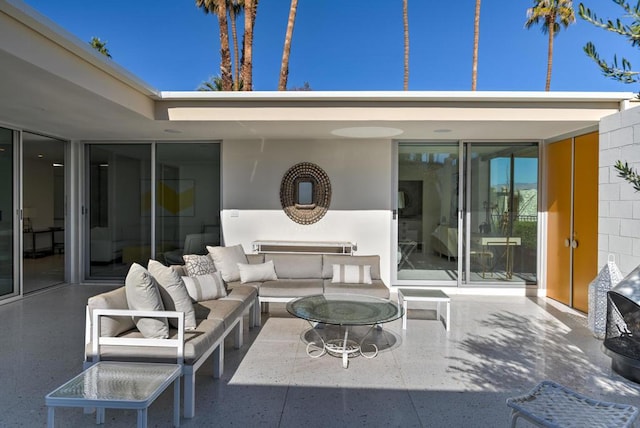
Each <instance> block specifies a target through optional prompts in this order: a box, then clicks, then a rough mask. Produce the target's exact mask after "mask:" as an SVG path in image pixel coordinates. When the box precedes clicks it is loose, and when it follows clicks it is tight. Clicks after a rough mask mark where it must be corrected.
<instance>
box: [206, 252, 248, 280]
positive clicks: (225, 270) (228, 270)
mask: <svg viewBox="0 0 640 428" xmlns="http://www.w3.org/2000/svg"><path fill="white" fill-rule="evenodd" d="M207 250H208V251H209V255H210V256H211V258H212V259H213V263H214V264H215V266H216V270H218V271H220V273H221V274H222V279H224V280H225V281H226V282H231V281H238V280H240V271H239V270H238V263H245V264H246V263H247V256H246V255H245V254H244V249H243V248H242V245H240V244H238V245H233V246H231V247H210V246H207Z"/></svg>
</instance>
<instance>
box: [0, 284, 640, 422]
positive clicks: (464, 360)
mask: <svg viewBox="0 0 640 428" xmlns="http://www.w3.org/2000/svg"><path fill="white" fill-rule="evenodd" d="M106 289H108V288H107V287H105V286H97V285H90V286H62V287H60V288H57V289H54V290H51V291H48V292H45V293H42V294H38V295H34V296H30V297H28V298H25V299H24V300H22V301H19V302H14V303H10V304H5V305H2V306H0V325H1V326H2V329H1V330H0V343H1V344H2V345H1V348H0V362H1V363H0V379H1V384H2V389H1V392H0V426H2V427H39V426H45V425H46V415H47V411H46V407H45V406H44V396H45V395H46V394H47V393H48V392H50V391H51V390H53V389H54V388H56V387H57V386H59V385H60V384H62V383H64V382H65V381H67V380H68V379H70V378H71V377H72V376H74V375H75V374H77V373H79V372H80V371H81V370H82V355H83V341H84V305H85V303H86V299H87V297H89V296H91V295H94V294H98V293H100V292H102V291H104V290H106ZM451 315H452V319H451V331H449V332H447V331H445V329H444V327H443V325H442V324H441V323H439V322H438V321H435V320H434V311H432V310H431V309H430V308H429V307H428V306H424V307H417V308H414V309H412V310H411V309H410V313H409V316H410V319H409V325H408V329H407V330H406V331H403V330H402V329H401V321H400V320H398V321H394V322H392V323H389V324H387V325H385V327H384V329H383V330H382V331H375V332H374V334H373V339H374V340H375V341H376V343H377V344H378V345H379V346H380V348H381V351H380V353H379V355H378V356H377V357H376V358H373V359H365V358H363V357H356V358H352V359H351V360H350V365H349V368H348V369H346V370H345V369H343V368H342V366H341V361H340V359H338V358H333V357H330V356H324V357H321V358H318V359H312V358H309V357H308V356H307V354H306V352H305V344H304V343H303V339H306V338H309V337H310V335H312V334H314V333H313V332H309V325H308V324H307V323H306V322H305V321H302V320H299V319H295V318H292V317H290V316H289V315H288V314H287V313H286V311H285V310H284V307H283V306H281V305H273V304H272V305H271V313H270V315H269V316H266V315H264V318H263V325H262V327H261V328H254V329H251V330H249V329H247V328H246V327H245V345H244V347H243V348H242V349H240V350H235V349H233V343H232V342H231V341H229V342H228V343H227V344H226V345H227V346H226V359H225V374H224V376H223V377H222V378H221V379H213V377H212V369H211V367H210V366H209V365H207V366H206V367H203V368H202V369H201V370H200V371H199V372H198V379H197V382H196V416H195V418H193V419H184V418H183V419H182V421H181V423H182V426H184V427H209V426H211V427H213V426H215V427H226V426H241V427H249V426H266V427H305V428H311V427H329V426H340V425H342V426H367V427H373V426H376V427H377V426H385V427H386V426H397V427H503V426H508V423H509V411H508V409H507V406H506V404H505V400H506V398H507V397H510V396H515V395H520V394H523V393H525V392H527V391H528V390H529V389H531V388H532V387H533V386H534V385H535V384H537V383H538V382H539V381H541V380H543V379H551V380H554V381H556V382H559V383H562V384H564V385H566V386H568V387H570V388H572V389H574V390H577V391H580V392H582V393H584V394H587V395H590V396H593V397H594V398H598V399H603V400H607V401H615V402H621V403H629V404H634V405H640V385H638V384H635V383H632V382H630V381H627V380H626V379H624V378H622V377H620V376H618V375H616V374H615V373H613V372H612V371H611V368H610V360H609V358H608V357H606V356H605V355H604V354H603V353H602V351H601V349H600V345H601V342H600V341H598V340H596V339H594V338H593V337H592V336H591V335H590V333H589V331H588V329H587V328H586V320H585V317H584V316H582V315H580V314H576V313H574V312H573V311H571V310H569V309H567V308H565V307H563V306H562V305H558V304H556V303H554V302H551V301H549V300H546V299H532V298H525V297H493V296H462V295H454V296H452V311H451ZM328 333H330V331H326V332H324V334H328ZM171 420H172V395H171V389H170V388H169V391H167V392H166V393H164V394H163V395H161V396H160V397H159V398H158V400H157V401H156V402H155V403H154V404H153V405H152V406H151V408H150V409H149V426H150V427H168V426H170V425H171ZM135 421H136V415H135V412H133V411H128V410H107V412H106V423H105V428H107V427H114V428H115V427H131V426H135ZM56 422H57V426H59V427H93V426H95V419H94V418H93V415H87V414H83V412H82V410H81V409H58V410H57V411H56Z"/></svg>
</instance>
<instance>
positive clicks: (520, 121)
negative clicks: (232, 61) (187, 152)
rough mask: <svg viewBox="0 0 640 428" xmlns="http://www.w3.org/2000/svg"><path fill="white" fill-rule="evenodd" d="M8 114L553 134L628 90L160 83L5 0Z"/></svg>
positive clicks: (257, 128) (110, 125)
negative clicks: (254, 88) (214, 88)
mask: <svg viewBox="0 0 640 428" xmlns="http://www.w3.org/2000/svg"><path fill="white" fill-rule="evenodd" d="M0 64H2V67H1V68H0V95H1V96H2V98H3V100H4V101H3V102H2V103H0V122H2V123H4V124H6V125H9V126H14V127H17V128H21V129H26V130H30V131H34V132H40V133H45V134H49V135H52V136H57V137H61V138H65V139H73V140H129V141H131V140H203V139H204V140H213V139H215V140H235V139H255V138H261V139H288V140H289V139H292V140H293V139H294V140H299V141H313V140H323V139H335V138H345V137H344V135H349V136H351V137H356V138H357V137H366V138H376V137H381V138H391V137H393V138H396V139H406V140H416V139H418V140H433V139H437V140H443V139H474V140H496V139H512V140H513V139H517V140H520V139H535V140H538V139H551V138H554V137H556V136H558V135H565V134H570V133H573V132H577V131H579V130H583V129H588V128H593V127H594V126H597V124H598V122H599V120H600V119H601V118H602V117H604V116H608V115H610V114H613V113H615V112H618V111H620V110H621V109H624V108H627V107H628V106H629V105H630V103H631V101H629V100H631V99H632V98H633V94H632V93H631V92H628V93H626V92H625V93H573V92H380V91H375V92H366V91H365V92H316V91H308V92H303V91H300V92H197V91H194V92H159V91H157V90H155V89H153V88H152V87H150V86H149V85H147V84H146V83H144V82H142V81H141V80H140V79H138V78H137V77H135V76H133V75H132V74H130V73H129V72H128V71H127V70H125V69H123V68H122V67H120V66H118V65H117V64H116V63H114V62H113V61H111V60H109V59H107V58H105V57H103V56H101V55H99V54H97V53H96V52H95V51H94V50H93V49H91V48H90V47H89V46H88V44H87V43H86V42H83V41H81V40H79V39H77V38H75V37H74V36H73V35H71V34H69V33H67V32H66V31H65V30H64V29H62V28H60V27H59V26H57V25H56V24H55V23H53V22H51V21H50V20H48V19H47V18H45V17H43V16H42V15H39V14H38V13H37V12H35V11H34V10H33V9H31V8H29V7H28V6H26V5H25V4H24V3H22V2H20V1H16V0H0Z"/></svg>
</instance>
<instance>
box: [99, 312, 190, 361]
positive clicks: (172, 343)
mask: <svg viewBox="0 0 640 428" xmlns="http://www.w3.org/2000/svg"><path fill="white" fill-rule="evenodd" d="M103 316H131V317H147V318H176V319H177V320H178V336H177V337H176V338H175V339H171V338H168V339H155V338H126V337H104V336H100V322H101V317H103ZM91 338H93V340H92V341H91V343H92V351H93V355H94V356H95V361H94V363H96V362H98V361H100V345H116V346H156V347H173V348H176V359H177V362H178V364H183V363H184V312H176V311H139V310H134V309H94V310H93V319H92V325H91Z"/></svg>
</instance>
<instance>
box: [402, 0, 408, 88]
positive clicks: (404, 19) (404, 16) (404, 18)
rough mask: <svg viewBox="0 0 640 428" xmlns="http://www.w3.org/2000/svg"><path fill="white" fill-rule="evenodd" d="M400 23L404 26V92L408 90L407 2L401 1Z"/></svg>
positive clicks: (405, 0)
mask: <svg viewBox="0 0 640 428" xmlns="http://www.w3.org/2000/svg"><path fill="white" fill-rule="evenodd" d="M402 23H403V24H404V90H405V91H408V90H409V0H402Z"/></svg>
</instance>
